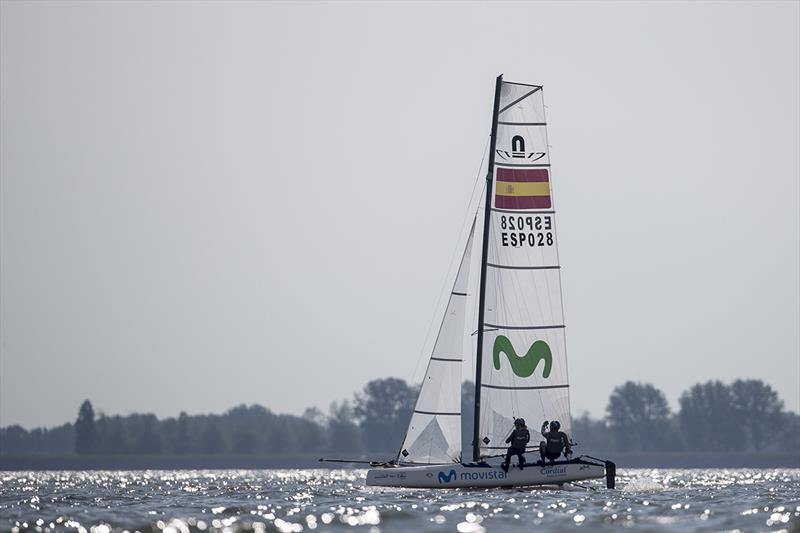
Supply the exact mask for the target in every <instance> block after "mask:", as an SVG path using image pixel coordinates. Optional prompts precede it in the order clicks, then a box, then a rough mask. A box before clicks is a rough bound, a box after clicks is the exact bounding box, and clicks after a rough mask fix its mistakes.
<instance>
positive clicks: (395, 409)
mask: <svg viewBox="0 0 800 533" xmlns="http://www.w3.org/2000/svg"><path fill="white" fill-rule="evenodd" d="M416 396H417V389H416V388H415V387H409V386H408V384H407V383H406V382H405V381H403V380H402V379H398V378H387V379H376V380H373V381H370V382H369V383H367V384H366V386H365V387H364V390H363V391H362V392H361V393H360V394H357V395H356V400H355V408H354V409H353V413H354V414H355V416H356V420H357V421H358V422H359V426H360V427H361V431H362V435H363V436H364V440H365V442H364V445H365V447H366V449H367V450H368V451H372V452H380V453H391V452H393V451H395V450H396V449H397V447H398V446H399V445H400V441H401V440H402V439H403V435H404V433H405V430H406V427H407V426H408V422H409V420H410V419H411V411H413V409H414V402H415V401H416Z"/></svg>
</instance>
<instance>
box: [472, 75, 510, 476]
mask: <svg viewBox="0 0 800 533" xmlns="http://www.w3.org/2000/svg"><path fill="white" fill-rule="evenodd" d="M502 85H503V75H502V74H500V75H499V76H497V81H496V82H495V86H494V108H493V109H492V137H491V141H490V142H489V172H487V173H486V206H485V208H484V212H483V248H482V250H481V286H480V292H479V294H478V351H477V354H476V356H475V418H474V419H473V429H472V460H473V461H475V462H478V461H480V460H481V444H480V423H479V422H480V416H481V366H482V364H481V363H482V359H483V319H484V316H483V315H484V312H483V310H484V307H485V305H486V255H487V253H488V250H489V221H490V219H491V216H492V181H493V178H494V154H495V146H496V143H497V114H498V110H499V109H500V88H501V87H502Z"/></svg>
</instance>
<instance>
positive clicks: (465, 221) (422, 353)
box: [412, 138, 490, 381]
mask: <svg viewBox="0 0 800 533" xmlns="http://www.w3.org/2000/svg"><path fill="white" fill-rule="evenodd" d="M489 141H490V139H489V138H487V139H486V145H485V146H484V147H483V155H482V156H481V162H480V164H479V165H478V172H477V176H476V177H475V183H474V184H473V186H472V192H471V193H470V196H469V203H468V204H467V209H466V212H465V213H464V218H463V220H462V221H461V225H460V227H459V230H458V236H457V238H456V244H455V246H454V248H453V253H452V255H451V257H450V266H449V267H448V268H447V272H448V274H449V273H450V272H452V269H453V262H454V261H455V260H456V258H457V257H458V256H459V254H458V251H459V249H460V248H461V246H460V244H459V243H460V241H461V236H462V235H464V230H465V227H466V226H467V224H468V222H469V220H470V213H472V211H473V209H472V205H473V200H474V198H475V191H476V190H477V189H478V183H480V178H481V169H482V168H483V163H484V161H485V160H486V153H487V151H488V148H489ZM473 218H474V216H473ZM456 275H457V274H456ZM450 277H451V276H449V275H448V276H446V277H445V279H444V281H443V282H442V287H441V288H440V289H439V298H438V300H437V301H436V307H434V312H433V316H432V317H431V320H430V322H429V323H428V330H427V332H426V333H425V340H424V341H423V343H422V346H421V347H420V351H419V355H418V356H417V362H416V364H415V365H414V372H413V373H412V376H413V378H414V380H415V381H416V377H417V372H418V371H419V366H420V362H421V361H422V358H423V357H426V356H427V353H428V352H430V351H432V350H433V347H431V348H430V350H426V348H427V346H428V343H429V341H430V339H431V331H432V330H433V327H434V324H435V323H436V322H437V320H436V319H437V318H438V317H439V315H440V314H441V313H440V312H439V309H440V307H441V305H442V298H444V295H445V291H446V289H447V288H448V286H449V285H452V283H450V281H451V280H450ZM447 292H450V291H447ZM445 311H446V310H445ZM424 378H425V376H423V379H424Z"/></svg>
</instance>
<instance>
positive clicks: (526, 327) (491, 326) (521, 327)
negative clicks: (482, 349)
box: [483, 322, 566, 329]
mask: <svg viewBox="0 0 800 533" xmlns="http://www.w3.org/2000/svg"><path fill="white" fill-rule="evenodd" d="M483 325H484V326H487V327H490V328H497V329H562V328H565V327H566V326H565V325H564V324H557V325H552V326H500V325H497V324H488V323H486V322H484V324H483Z"/></svg>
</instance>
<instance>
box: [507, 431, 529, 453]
mask: <svg viewBox="0 0 800 533" xmlns="http://www.w3.org/2000/svg"><path fill="white" fill-rule="evenodd" d="M530 440H531V434H530V432H529V431H528V430H527V429H515V430H514V435H513V436H512V437H511V447H512V448H522V449H525V446H526V445H527V444H528V442H530Z"/></svg>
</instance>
